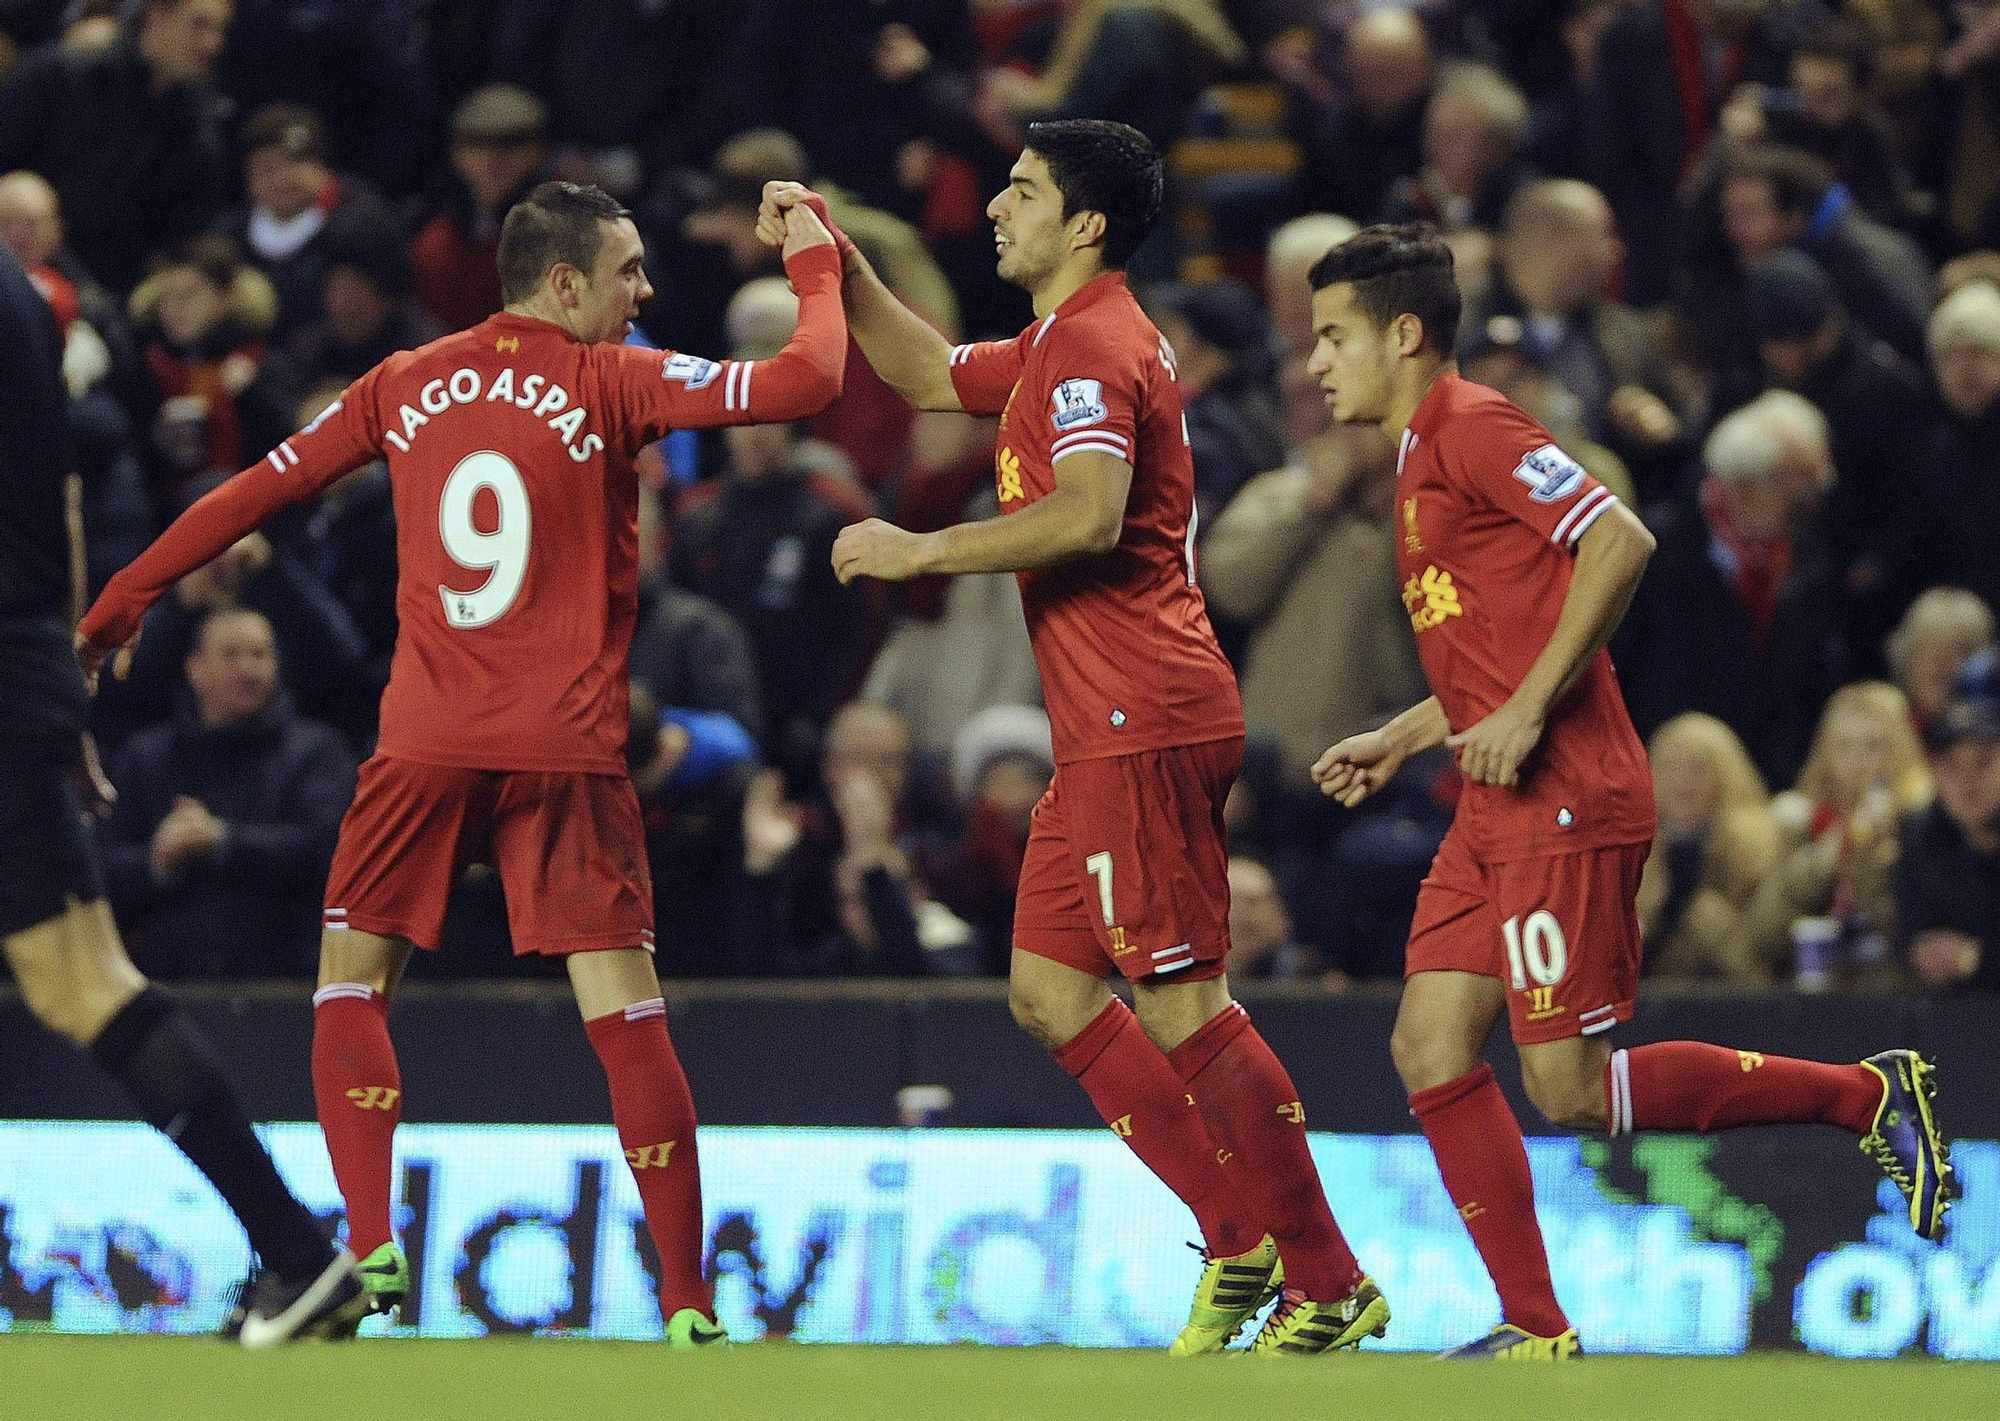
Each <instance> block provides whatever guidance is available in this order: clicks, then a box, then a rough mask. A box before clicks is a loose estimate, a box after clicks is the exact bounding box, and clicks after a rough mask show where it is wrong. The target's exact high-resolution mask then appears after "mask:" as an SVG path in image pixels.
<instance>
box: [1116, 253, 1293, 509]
mask: <svg viewBox="0 0 2000 1421" xmlns="http://www.w3.org/2000/svg"><path fill="white" fill-rule="evenodd" d="M1143 300H1144V305H1145V307H1146V309H1147V311H1148V312H1149V313H1150V314H1151V315H1152V317H1153V320H1154V322H1155V324H1157V325H1158V326H1159V328H1160V334H1161V335H1163V336H1165V337H1166V340H1167V344H1168V345H1169V346H1170V347H1172V349H1173V352H1174V375H1175V378H1176V380H1177V381H1178V382H1179V384H1180V387H1181V403H1182V409H1183V412H1184V413H1185V414H1186V416H1187V435H1188V443H1189V444H1190V445H1191V446H1192V448H1193V450H1194V493H1195V507H1196V510H1197V512H1198V513H1199V515H1200V517H1201V519H1202V521H1203V522H1204V523H1210V522H1212V521H1213V519H1214V518H1215V516H1216V515H1217V514H1218V513H1220V512H1221V511H1222V509H1223V507H1224V505H1226V504H1227V503H1228V502H1229V500H1230V499H1232V498H1234V497H1235V496H1236V491H1237V490H1238V489H1240V488H1242V487H1243V485H1244V484H1246V483H1248V482H1250V480H1251V479H1252V478H1254V477H1256V476H1257V475H1258V474H1261V473H1263V472H1264V470H1266V469H1275V468H1277V467H1278V465H1280V464H1282V463H1283V462H1284V460H1285V438H1284V429H1283V427H1282V425H1281V423H1280V420H1279V417H1278V406H1277V401H1276V399H1275V398H1274V397H1273V394H1272V388H1273V385H1272V382H1273V378H1274V373H1275V372H1274V371H1273V369H1272V358H1271V356H1272V345H1271V328H1270V324H1269V323H1268V322H1267V321H1266V320H1265V318H1264V312H1263V309H1262V308H1261V307H1259V306H1258V304H1257V300H1256V298H1255V297H1253V296H1252V295H1251V294H1250V293H1249V292H1248V291H1245V290H1244V289H1243V288H1242V287H1240V286H1238V285H1236V284H1235V283H1234V282H1232V281H1215V282H1209V283H1208V284H1206V285H1202V286H1186V285H1182V284H1180V283H1178V282H1174V283H1167V284H1163V285H1160V286H1155V287H1151V288H1149V289H1148V290H1147V291H1146V292H1145V293H1144V297H1143Z"/></svg>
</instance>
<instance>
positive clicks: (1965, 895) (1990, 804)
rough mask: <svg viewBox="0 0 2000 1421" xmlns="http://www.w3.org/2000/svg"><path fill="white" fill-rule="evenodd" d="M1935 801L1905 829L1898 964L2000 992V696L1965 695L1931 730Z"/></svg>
mask: <svg viewBox="0 0 2000 1421" xmlns="http://www.w3.org/2000/svg"><path fill="white" fill-rule="evenodd" d="M1931 768H1932V770H1933V771H1934V772H1935V773H1936V775H1937V787H1938V795H1937V802H1936V803H1934V804H1932V805H1931V806H1930V807H1929V808H1927V809H1925V810H1923V811H1922V812H1921V813H1919V814H1916V815H1913V816H1912V817H1911V818H1910V820H1909V821H1908V823H1906V824H1905V825H1904V827H1903V852H1902V855H1901V857H1900V858H1899V860H1898V862H1897V871H1896V919H1897V924H1896V926H1897V933H1898V935H1899V936H1900V937H1901V939H1902V941H1903V953H1904V960H1905V961H1907V962H1908V963H1909V967H1910V970H1911V971H1912V972H1913V973H1915V974H1916V977H1917V979H1918V980H1919V981H1921V982H1922V983H1924V985H1926V986H1929V987H1939V988H1947V987H1972V988H1978V989H1982V990H1985V991H1989V992H1990V991H1995V990H2000V700H1996V699H1995V698H1994V697H1993V696H1991V695H1972V696H1966V697H1962V698H1961V699H1959V700H1958V701H1956V702H1954V703H1953V704H1952V705H1950V706H1948V707H1946V709H1945V712H1944V714H1943V715H1942V716H1940V717H1939V718H1938V722H1937V725H1936V727H1935V728H1934V729H1933V731H1932V733H1931Z"/></svg>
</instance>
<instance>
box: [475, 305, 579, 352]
mask: <svg viewBox="0 0 2000 1421" xmlns="http://www.w3.org/2000/svg"><path fill="white" fill-rule="evenodd" d="M480 324H481V325H486V326H493V327H496V328H498V329H500V330H503V331H523V332H527V331H549V332H552V333H553V334H555V335H559V336H561V337H562V338H563V339H564V340H568V341H574V340H576V337H575V336H573V335H571V334H570V333H569V332H568V331H566V330H564V329H563V328H562V327H561V326H559V325H557V324H556V323H555V322H554V321H545V320H543V319H542V318H541V317H540V316H518V315H516V314H515V313H514V312H512V311H495V312H494V313H493V314H492V315H490V316H488V317H487V318H486V319H485V320H484V321H482V322H480ZM579 344H580V342H579Z"/></svg>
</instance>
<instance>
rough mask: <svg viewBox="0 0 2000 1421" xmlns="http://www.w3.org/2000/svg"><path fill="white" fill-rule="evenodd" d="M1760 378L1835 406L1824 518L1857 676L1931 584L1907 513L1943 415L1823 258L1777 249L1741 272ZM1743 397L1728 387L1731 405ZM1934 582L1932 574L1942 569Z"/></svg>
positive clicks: (1875, 661)
mask: <svg viewBox="0 0 2000 1421" xmlns="http://www.w3.org/2000/svg"><path fill="white" fill-rule="evenodd" d="M1743 299H1744V309H1745V311H1746V313H1747V315H1748V317H1749V321H1750V329H1751V332H1752V334H1753V336H1754V338H1755V341H1756V346H1757V356H1758V364H1759V370H1758V372H1757V376H1758V388H1762V389H1787V390H1795V391H1797V392H1798V393H1799V394H1802V395H1804V396H1805V397H1806V398H1807V399H1809V400H1811V401H1812V402H1813V404H1814V405H1815V406H1817V407H1818V409H1819V411H1820V413H1821V414H1823V415H1825V416H1826V421H1827V428H1828V432H1829V434H1830V436H1831V439H1832V450H1833V467H1834V483H1833V487H1832V489H1831V490H1829V491H1828V495H1827V499H1826V504H1825V507H1824V510H1823V512H1822V515H1821V516H1822V521H1823V524H1824V527H1825V531H1826V534H1827V540H1828V545H1829V548H1830V551H1831V552H1832V554H1833V557H1834V560H1835V563H1836V565H1837V572H1838V574H1839V577H1840V583H1841V592H1840V596H1841V611H1840V616H1841V624H1842V627H1843V630H1844V632H1845V634H1846V637H1847V640H1848V644H1849V646H1851V647H1852V648H1853V649H1854V651H1855V653H1856V654H1857V656H1858V658H1859V659H1858V661H1857V662H1856V664H1855V667H1854V668H1853V669H1854V670H1855V671H1856V672H1857V673H1859V674H1867V675H1879V674H1881V673H1882V671H1883V670H1884V669H1885V664H1884V662H1883V660H1882V646H1883V643H1884V641H1885V640H1886V639H1887V638H1888V635H1889V633H1890V631H1891V630H1892V629H1893V628H1894V627H1895V625H1896V619H1897V617H1899V616H1900V615H1901V614H1902V611H1903V609H1904V608H1905V607H1907V606H1908V605H1909V602H1910V599H1911V598H1912V597H1914V596H1915V595H1916V594H1917V592H1918V590H1919V589H1920V588H1921V587H1922V586H1923V575H1922V564H1923V563H1925V562H1926V561H1928V559H1927V558H1926V557H1925V556H1924V553H1923V549H1922V542H1921V537H1922V534H1921V530H1920V529H1918V528H1917V527H1916V526H1915V524H1914V522H1913V520H1912V519H1911V518H1910V517H1909V516H1908V513H1909V510H1910V508H1911V507H1912V504H1913V499H1914V496H1915V494H1916V491H1917V489H1918V486H1919V465H1918V462H1917V454H1918V451H1920V450H1921V449H1922V448H1923V447H1924V445H1925V444H1926V443H1927V442H1928V441H1929V438H1930V432H1931V427H1932V423H1933V420H1934V415H1933V413H1932V411H1933V406H1932V403H1931V399H1930V393H1929V390H1928V389H1927V388H1926V384H1925V380H1924V376H1923V372H1922V371H1920V370H1919V369H1918V368H1917V367H1916V366H1914V365H1912V364H1911V363H1910V362H1909V361H1907V360H1905V359H1903V357H1902V356H1901V355H1899V354H1897V353H1896V352H1895V351H1894V350H1892V349H1891V348H1890V347H1889V345H1888V344H1887V343H1886V342H1884V341H1881V340H1878V339H1876V337H1875V335H1874V334H1873V333H1872V332H1870V331H1869V330H1867V329H1866V328H1865V327H1863V326H1862V325H1860V324H1859V323H1858V322H1856V321H1854V320H1853V319H1851V318H1850V317H1849V315H1848V313H1847V309H1846V307H1845V306H1844V304H1843V303H1842V302H1841V300H1840V297H1839V296H1838V294H1836V292H1835V290H1834V287H1833V283H1832V281H1831V280H1830V279H1829V277H1828V276H1827V274H1826V271H1825V269H1824V268H1822V267H1821V265H1820V264H1819V262H1817V261H1816V260H1815V259H1814V258H1812V257H1810V256H1808V255H1806V254H1805V253H1804V252H1801V251H1795V250H1791V249H1787V250H1784V251H1780V252H1775V253H1773V254H1772V255H1770V256H1767V257H1764V258H1763V259H1762V260H1760V261H1758V262H1756V263H1755V264H1754V265H1752V266H1751V267H1750V269H1749V271H1748V272H1747V273H1746V274H1745V278H1744V292H1743ZM1734 402H1735V401H1733V400H1729V399H1727V398H1726V397H1725V399H1724V401H1723V405H1722V407H1723V408H1728V407H1729V405H1730V404H1732V403H1734ZM1933 580H1934V579H1933Z"/></svg>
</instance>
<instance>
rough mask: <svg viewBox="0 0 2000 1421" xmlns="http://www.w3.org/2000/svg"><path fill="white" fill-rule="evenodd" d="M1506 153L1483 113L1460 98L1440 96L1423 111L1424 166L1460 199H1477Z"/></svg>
mask: <svg viewBox="0 0 2000 1421" xmlns="http://www.w3.org/2000/svg"><path fill="white" fill-rule="evenodd" d="M1506 159H1507V149H1506V146H1505V144H1504V143H1503V141H1502V140H1501V138H1500V137H1499V135H1498V134H1496V133H1495V132H1494V131H1493V126H1492V125H1491V124H1490V123H1489V122H1488V121H1487V116H1486V111H1485V110H1484V109H1483V108H1481V107H1480V106H1479V105H1478V104H1477V103H1475V102H1473V101H1472V100H1471V99H1468V98H1466V97H1464V96H1463V95H1454V94H1439V95H1438V96H1437V97H1436V98H1434V99H1432V100H1431V102H1430V107H1429V108H1427V109H1425V110H1424V165H1425V166H1426V167H1427V168H1429V169H1430V170H1431V171H1432V172H1434V173H1436V174H1437V176H1438V177H1439V178H1440V179H1442V180H1443V183H1444V186H1445V189H1446V190H1447V191H1449V192H1452V193H1455V194H1456V195H1458V196H1460V197H1477V196H1478V195H1479V193H1480V191H1481V190H1482V189H1484V188H1485V186H1486V180H1487V179H1488V178H1489V177H1490V176H1492V173H1493V170H1494V169H1495V168H1498V167H1499V166H1500V165H1501V164H1502V163H1503V162H1505V161H1506Z"/></svg>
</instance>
